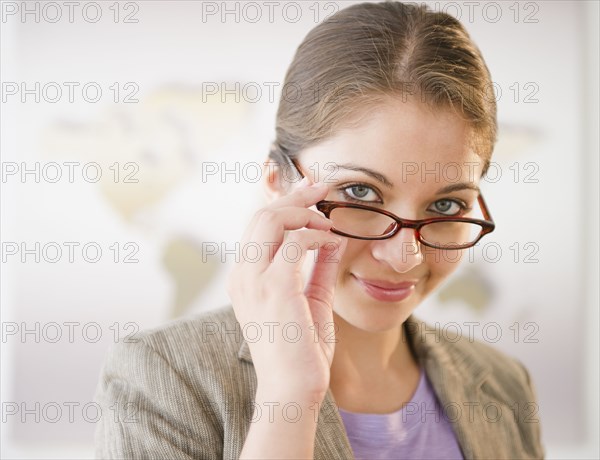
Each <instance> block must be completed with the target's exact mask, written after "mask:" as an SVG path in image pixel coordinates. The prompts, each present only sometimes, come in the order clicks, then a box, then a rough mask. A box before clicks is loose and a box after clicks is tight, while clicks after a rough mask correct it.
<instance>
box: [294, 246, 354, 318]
mask: <svg viewBox="0 0 600 460" xmlns="http://www.w3.org/2000/svg"><path fill="white" fill-rule="evenodd" d="M347 244H348V240H347V238H344V237H340V243H339V244H337V243H334V242H329V243H326V244H325V245H323V246H321V247H319V249H318V258H317V261H316V262H315V265H314V267H313V270H312V273H311V275H310V278H309V280H308V283H307V285H306V289H305V290H304V294H305V295H306V298H307V299H308V302H309V305H310V308H311V311H312V313H313V318H314V319H315V320H317V318H318V317H320V316H323V315H324V316H327V317H329V316H330V315H331V309H332V308H333V298H334V293H335V286H336V283H337V275H338V271H339V266H340V261H341V259H342V256H343V254H344V251H345V250H346V247H347ZM323 310H326V311H323Z"/></svg>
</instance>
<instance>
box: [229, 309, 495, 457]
mask: <svg viewBox="0 0 600 460" xmlns="http://www.w3.org/2000/svg"><path fill="white" fill-rule="evenodd" d="M403 327H404V332H405V337H406V339H407V340H408V342H409V344H410V346H411V349H412V350H413V353H414V354H415V356H416V357H417V360H418V362H419V364H420V365H421V366H422V367H423V368H424V369H425V372H426V375H427V377H428V379H429V380H430V382H431V384H432V386H433V389H434V391H435V393H436V396H437V397H438V399H439V401H440V403H441V405H442V407H449V406H455V407H456V406H457V405H458V406H460V409H461V410H462V414H463V416H460V417H456V420H453V421H452V422H451V423H452V426H453V429H454V433H455V434H456V436H457V439H458V442H459V444H460V447H461V449H462V451H463V455H464V457H465V459H474V458H481V457H482V454H483V452H481V450H480V447H479V446H481V445H482V444H483V443H482V440H481V439H479V438H478V432H477V430H474V429H473V426H472V425H473V424H472V422H469V417H467V416H465V412H468V410H469V404H472V403H476V402H477V401H478V399H479V393H480V387H481V385H482V384H483V382H484V381H485V380H486V378H487V377H488V375H489V374H490V373H491V367H490V366H489V365H488V364H487V363H486V362H485V361H483V360H482V359H481V357H480V356H478V355H477V353H476V351H475V350H474V349H473V347H471V346H469V345H468V344H464V343H463V342H464V340H465V338H464V337H463V338H461V337H454V336H452V335H451V334H450V333H448V332H447V331H444V333H442V331H440V329H439V326H438V327H436V328H432V327H431V326H429V325H428V324H427V323H426V322H424V321H422V320H420V319H417V318H416V317H415V316H414V315H412V314H411V315H410V316H409V317H408V318H407V319H406V321H405V322H404V325H403ZM465 345H466V346H465ZM238 358H239V359H241V360H244V361H246V362H249V363H252V355H251V354H250V349H249V347H248V343H247V342H246V341H245V340H244V339H243V337H242V343H241V345H240V348H239V350H238ZM449 410H450V409H449ZM336 457H337V458H349V459H353V458H354V456H353V454H352V449H351V447H350V443H349V441H348V437H347V435H346V430H345V429H344V425H343V421H342V418H341V416H340V414H339V412H338V410H337V404H336V403H335V399H334V397H333V393H332V392H331V389H329V390H328V391H327V394H326V395H325V399H324V400H323V404H322V406H321V409H320V412H319V422H318V424H317V433H316V438H315V458H336Z"/></svg>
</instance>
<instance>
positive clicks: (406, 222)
mask: <svg viewBox="0 0 600 460" xmlns="http://www.w3.org/2000/svg"><path fill="white" fill-rule="evenodd" d="M273 153H275V152H273ZM281 156H283V157H285V158H286V159H287V160H288V161H289V162H290V163H292V165H293V166H294V168H295V169H296V171H298V174H300V176H301V177H302V178H304V177H306V176H305V174H304V173H303V172H302V168H300V166H299V165H298V163H297V161H296V160H294V158H291V157H289V156H288V155H285V154H283V153H281ZM477 201H478V202H479V206H481V211H482V212H483V217H484V218H485V220H483V219H471V218H468V217H432V218H430V219H420V220H410V219H403V218H401V217H398V216H396V215H395V214H392V213H391V212H389V211H386V210H384V209H379V208H375V207H372V206H367V205H363V204H358V203H345V202H342V201H328V200H321V201H319V202H318V203H316V205H315V206H316V207H317V209H318V210H319V211H320V212H322V213H323V214H324V215H325V217H327V218H329V215H330V214H331V211H333V210H334V209H336V208H355V209H365V210H368V211H373V212H377V213H379V214H383V215H385V216H388V217H390V218H391V219H393V220H394V221H395V222H396V224H397V225H396V226H395V227H394V228H393V230H392V231H390V232H388V233H386V234H385V235H379V236H372V237H369V236H355V235H350V234H348V233H344V232H342V231H340V230H336V229H334V228H332V229H331V230H330V231H331V232H332V233H336V234H338V235H342V236H346V237H348V238H354V239H358V240H385V239H388V238H391V237H393V236H394V235H395V234H396V233H398V232H399V231H400V230H401V229H403V228H412V229H414V230H415V234H416V237H417V240H418V241H419V243H421V244H423V245H424V246H428V247H430V248H434V249H450V250H453V249H457V250H458V249H467V248H470V247H472V246H475V245H476V244H477V243H478V242H479V240H480V239H481V238H483V236H484V235H487V234H488V233H491V232H493V231H494V229H495V228H496V224H495V223H494V219H492V216H491V214H490V211H489V209H488V207H487V205H486V203H485V200H484V199H483V195H482V194H481V192H479V195H478V196H477ZM434 222H466V223H470V224H476V225H479V226H480V227H481V232H480V233H479V236H478V237H477V239H476V240H475V241H472V242H470V243H469V244H463V245H455V246H437V245H435V244H432V243H429V242H427V241H426V240H423V238H422V237H421V232H420V229H421V227H423V226H424V225H427V224H431V223H434Z"/></svg>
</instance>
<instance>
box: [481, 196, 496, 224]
mask: <svg viewBox="0 0 600 460" xmlns="http://www.w3.org/2000/svg"><path fill="white" fill-rule="evenodd" d="M478 200H479V205H480V206H481V210H482V212H483V218H484V219H485V220H487V221H488V222H491V223H494V219H493V218H492V215H491V214H490V211H489V209H488V207H487V204H486V202H485V200H484V199H483V195H482V194H481V192H480V193H479V197H478Z"/></svg>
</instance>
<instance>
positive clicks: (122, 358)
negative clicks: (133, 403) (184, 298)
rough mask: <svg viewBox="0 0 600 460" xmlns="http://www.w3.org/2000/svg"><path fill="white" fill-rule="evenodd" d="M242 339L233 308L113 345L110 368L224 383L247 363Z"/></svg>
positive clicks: (154, 375) (196, 316)
mask: <svg viewBox="0 0 600 460" xmlns="http://www.w3.org/2000/svg"><path fill="white" fill-rule="evenodd" d="M242 343H243V335H242V332H241V329H240V327H239V324H238V322H237V320H236V317H235V313H234V311H233V308H232V307H231V306H230V305H227V306H222V307H219V308H217V309H214V310H210V311H207V312H203V313H200V314H196V315H194V316H190V317H187V318H182V319H178V320H174V321H171V322H169V323H167V324H164V325H161V326H159V327H156V328H152V329H147V330H144V331H141V332H139V333H137V334H136V335H135V336H134V337H131V338H129V339H124V340H122V341H120V342H119V343H117V344H114V345H113V346H112V347H111V349H110V350H109V351H108V353H107V356H106V359H105V373H106V372H107V369H113V370H119V369H120V370H121V371H124V372H126V373H128V374H129V375H132V374H135V375H137V376H145V377H148V378H149V377H153V378H159V377H161V376H164V374H165V370H168V371H169V373H173V374H175V375H177V377H178V378H179V379H181V380H183V381H186V382H194V383H195V384H196V385H197V384H202V383H204V384H206V385H208V386H213V387H214V384H216V383H221V384H223V383H225V382H226V381H228V380H230V379H231V377H232V372H234V371H236V370H238V369H239V368H240V367H241V366H243V363H242V362H241V361H240V360H239V358H238V354H239V349H240V346H241V345H242Z"/></svg>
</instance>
